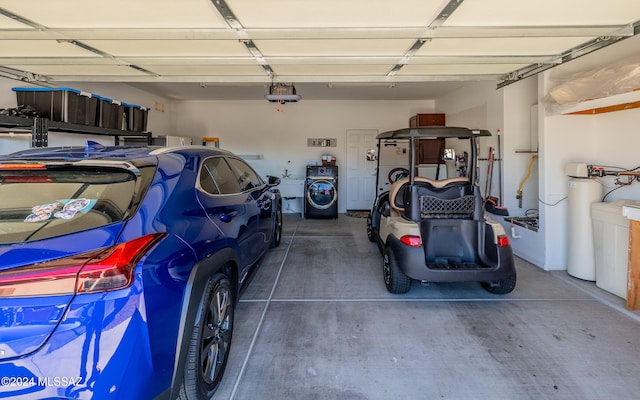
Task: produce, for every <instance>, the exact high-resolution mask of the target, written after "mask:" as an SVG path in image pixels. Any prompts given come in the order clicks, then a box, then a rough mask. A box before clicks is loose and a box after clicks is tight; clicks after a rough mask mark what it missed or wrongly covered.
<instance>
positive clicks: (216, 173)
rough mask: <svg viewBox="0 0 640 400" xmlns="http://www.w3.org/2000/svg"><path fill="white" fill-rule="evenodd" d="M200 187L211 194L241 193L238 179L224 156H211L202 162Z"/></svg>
mask: <svg viewBox="0 0 640 400" xmlns="http://www.w3.org/2000/svg"><path fill="white" fill-rule="evenodd" d="M200 187H201V188H202V190H204V191H205V192H207V193H210V194H234V193H240V192H241V190H240V187H239V186H238V180H237V178H236V176H235V175H234V173H233V171H232V170H231V168H230V167H229V164H227V162H226V161H225V159H224V157H211V158H208V159H206V160H205V161H204V162H203V163H202V168H201V169H200Z"/></svg>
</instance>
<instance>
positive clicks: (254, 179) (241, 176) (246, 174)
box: [227, 158, 264, 192]
mask: <svg viewBox="0 0 640 400" xmlns="http://www.w3.org/2000/svg"><path fill="white" fill-rule="evenodd" d="M227 160H228V161H229V164H230V165H231V168H233V171H234V172H235V173H236V175H237V176H238V183H239V184H240V190H241V191H243V192H244V191H246V190H251V189H253V188H255V187H259V186H262V185H264V181H263V180H262V179H261V178H260V177H259V176H258V174H256V173H255V171H254V170H253V169H252V168H251V167H250V166H249V164H247V163H245V162H244V161H242V160H240V159H238V158H227Z"/></svg>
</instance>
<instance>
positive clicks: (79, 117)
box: [12, 88, 96, 125]
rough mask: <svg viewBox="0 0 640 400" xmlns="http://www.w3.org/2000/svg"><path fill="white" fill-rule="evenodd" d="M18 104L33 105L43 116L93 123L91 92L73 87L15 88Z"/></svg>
mask: <svg viewBox="0 0 640 400" xmlns="http://www.w3.org/2000/svg"><path fill="white" fill-rule="evenodd" d="M12 90H13V91H14V92H16V98H17V100H18V105H25V106H31V107H33V108H34V109H35V110H36V112H37V113H38V114H40V116H41V117H42V118H47V119H50V120H51V121H61V122H68V123H71V124H82V125H93V123H92V122H93V121H94V120H95V112H96V111H95V110H96V108H95V107H92V105H91V104H95V103H93V100H92V96H91V94H88V93H84V92H81V91H80V90H77V89H71V88H13V89H12Z"/></svg>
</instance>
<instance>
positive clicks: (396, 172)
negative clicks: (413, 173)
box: [387, 167, 409, 183]
mask: <svg viewBox="0 0 640 400" xmlns="http://www.w3.org/2000/svg"><path fill="white" fill-rule="evenodd" d="M406 176H409V170H408V169H406V168H402V167H398V168H394V169H392V170H391V171H389V175H387V179H389V183H393V182H395V181H397V180H400V179H402V178H404V177H406Z"/></svg>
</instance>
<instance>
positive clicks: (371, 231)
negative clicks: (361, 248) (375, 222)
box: [367, 215, 376, 242]
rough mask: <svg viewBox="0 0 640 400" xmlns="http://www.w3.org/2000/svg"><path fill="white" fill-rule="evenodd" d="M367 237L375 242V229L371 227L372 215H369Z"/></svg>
mask: <svg viewBox="0 0 640 400" xmlns="http://www.w3.org/2000/svg"><path fill="white" fill-rule="evenodd" d="M367 237H368V238H369V241H370V242H375V241H376V238H375V237H374V236H373V230H372V228H371V215H369V216H368V217H367Z"/></svg>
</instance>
